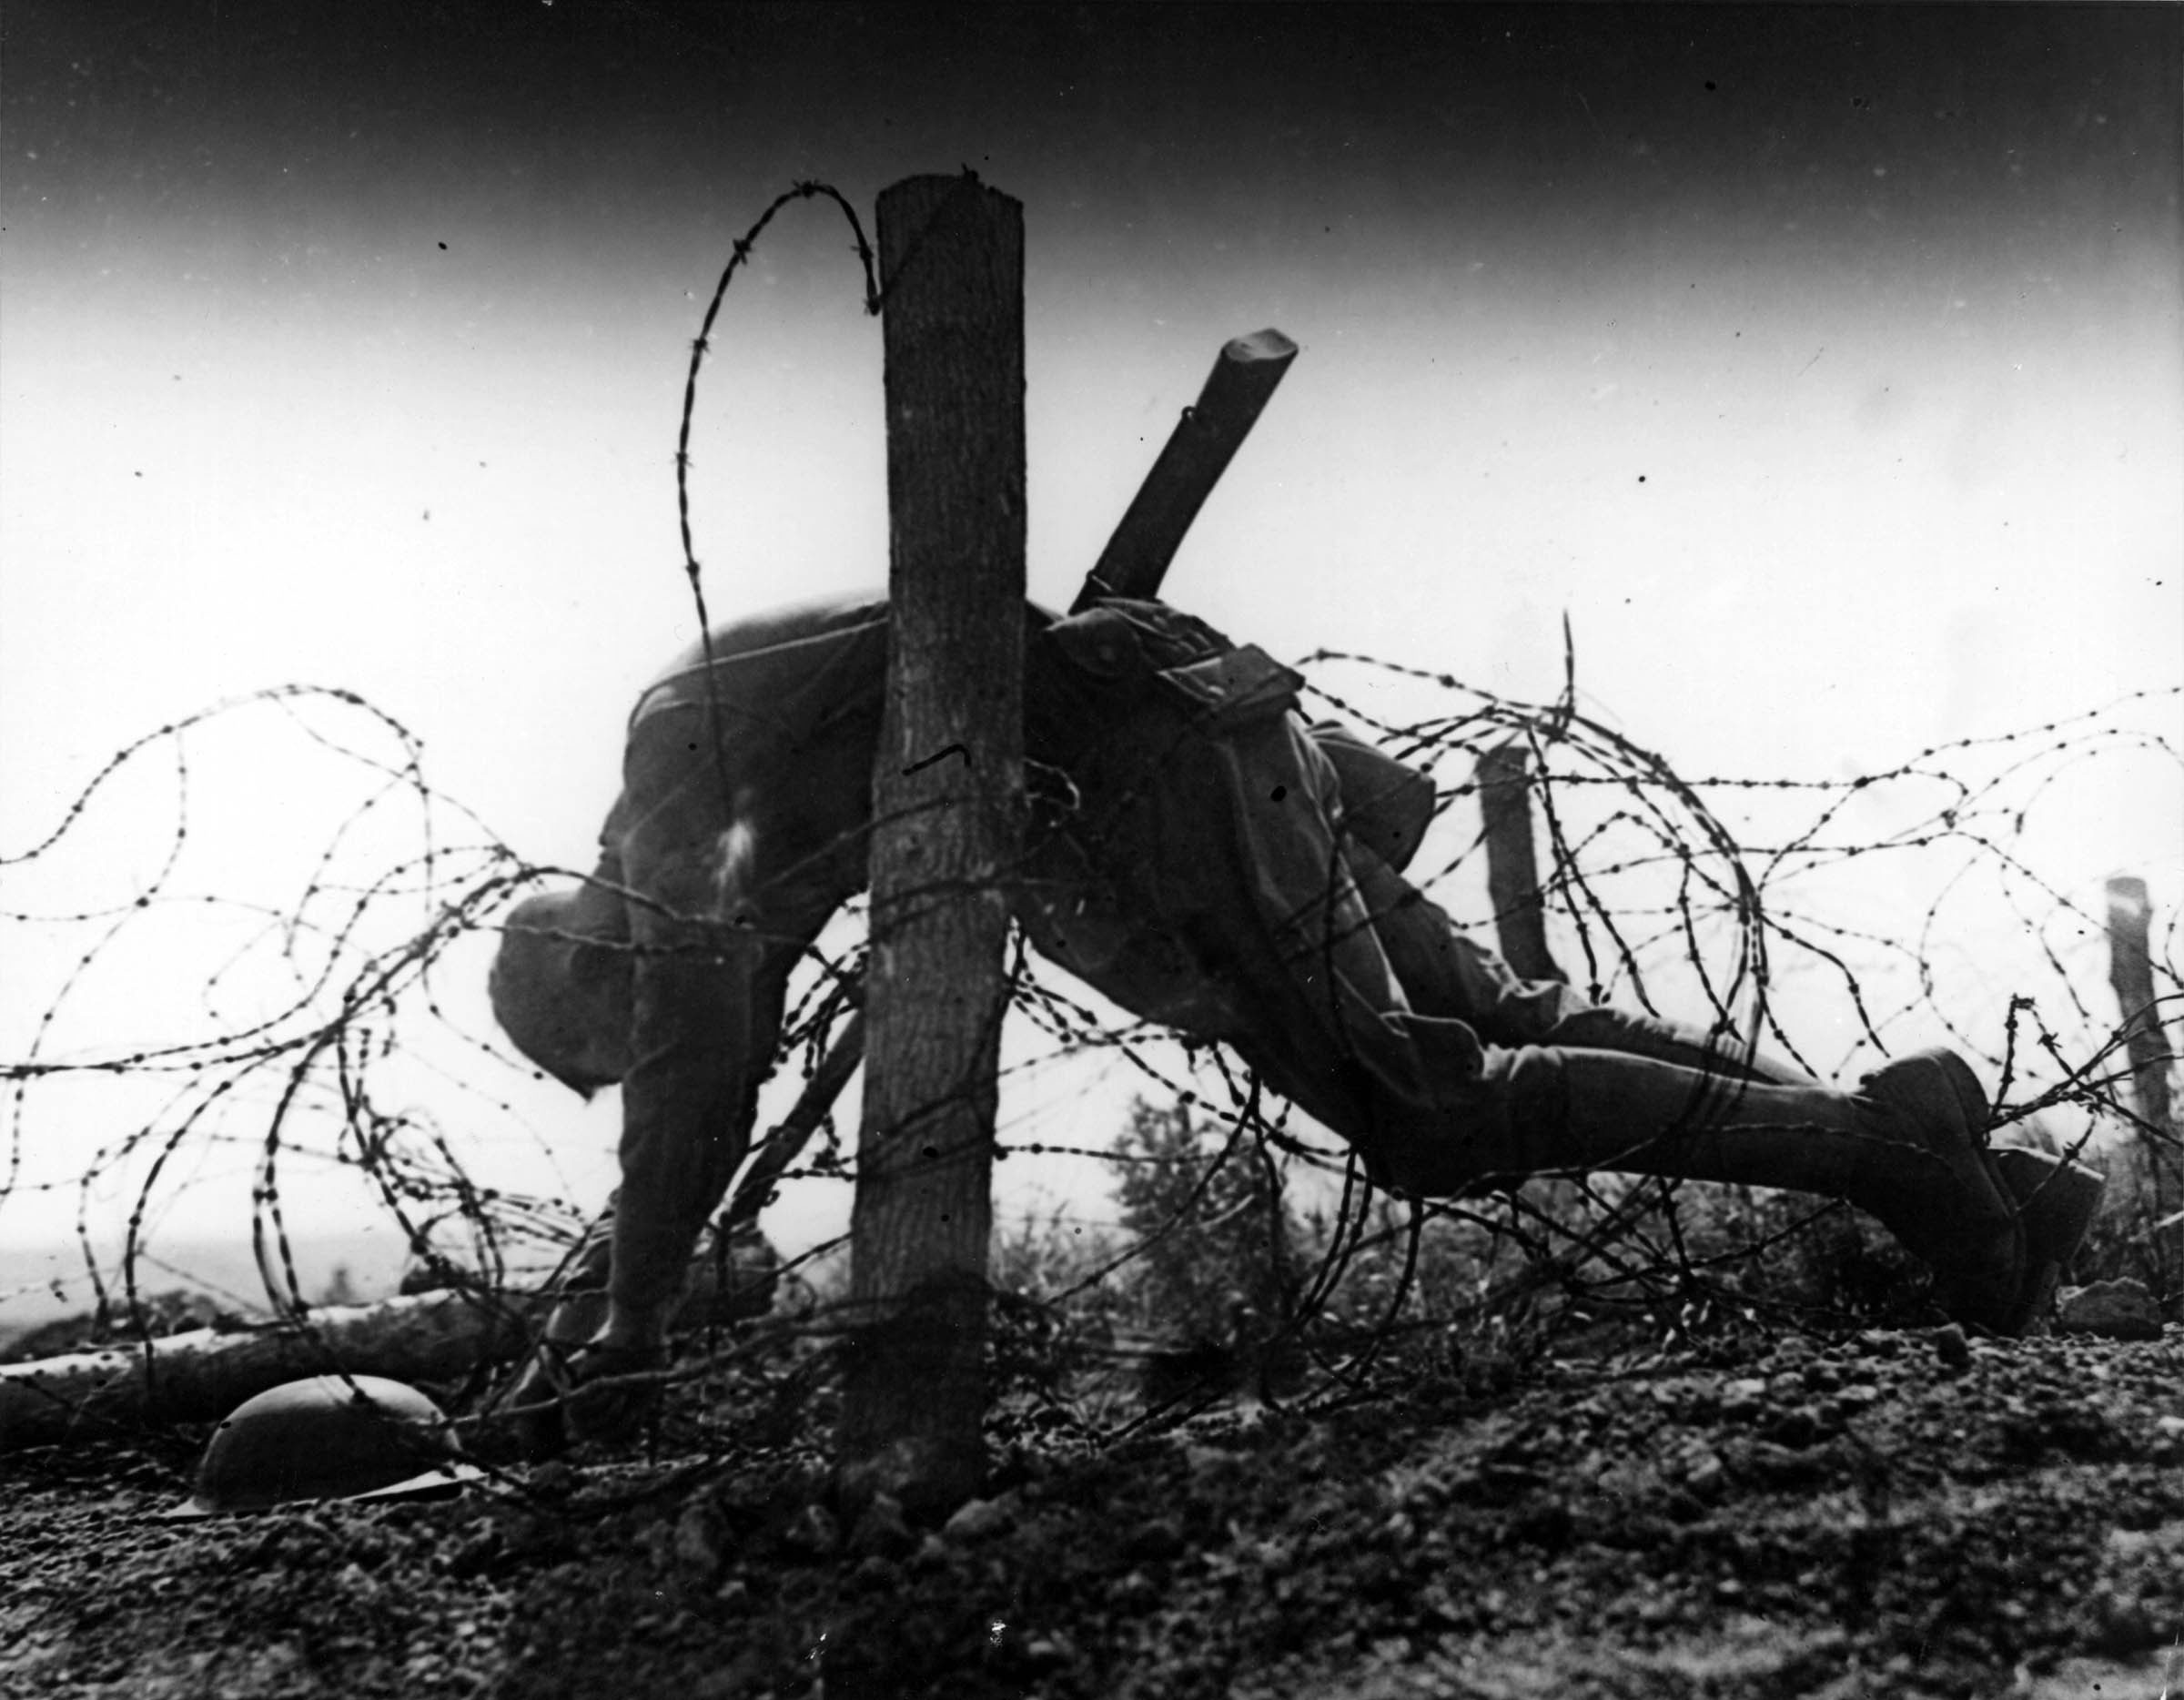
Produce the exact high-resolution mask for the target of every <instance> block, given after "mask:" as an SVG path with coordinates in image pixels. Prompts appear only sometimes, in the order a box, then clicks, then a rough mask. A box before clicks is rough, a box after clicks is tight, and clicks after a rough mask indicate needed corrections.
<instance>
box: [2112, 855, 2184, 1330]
mask: <svg viewBox="0 0 2184 1700" xmlns="http://www.w3.org/2000/svg"><path fill="white" fill-rule="evenodd" d="M2152 916H2153V904H2152V901H2151V899H2150V898H2149V896H2148V894H2147V889H2146V882H2145V881H2144V880H2142V879H2139V878H2136V877H2134V876H2132V875H2117V876H2116V877H2115V878H2113V879H2111V880H2109V881H2108V984H2109V986H2110V987H2113V988H2114V990H2115V993H2116V1007H2117V1009H2118V1012H2119V1013H2120V1014H2121V1015H2122V1017H2123V1025H2124V1043H2125V1046H2126V1047H2127V1049H2128V1054H2129V1056H2130V1059H2131V1095H2132V1098H2134V1100H2135V1101H2136V1108H2137V1109H2138V1112H2139V1119H2140V1120H2141V1121H2143V1122H2145V1123H2146V1124H2147V1126H2148V1127H2149V1128H2155V1129H2158V1130H2159V1132H2158V1133H2147V1132H2141V1133H2140V1134H2139V1138H2137V1139H2136V1140H2134V1141H2133V1142H2132V1149H2131V1154H2130V1158H2129V1165H2128V1166H2129V1169H2130V1171H2131V1179H2132V1182H2133V1187H2132V1191H2133V1194H2134V1195H2135V1196H2134V1197H2133V1198H2132V1199H2131V1200H2130V1209H2132V1212H2133V1214H2134V1215H2136V1214H2138V1213H2139V1212H2141V1211H2143V1212H2144V1213H2145V1215H2146V1219H2147V1220H2148V1221H2149V1223H2151V1224H2153V1225H2154V1226H2153V1229H2152V1233H2151V1237H2150V1240H2149V1245H2148V1248H2147V1250H2148V1254H2149V1257H2150V1258H2151V1260H2152V1261H2153V1265H2154V1268H2155V1270H2156V1271H2157V1272H2158V1273H2159V1277H2160V1279H2161V1281H2162V1283H2163V1285H2164V1286H2165V1287H2166V1288H2167V1289H2168V1293H2167V1295H2166V1296H2168V1297H2171V1298H2173V1297H2175V1296H2176V1289H2177V1287H2178V1284H2179V1282H2180V1281H2184V1219H2179V1212H2184V1155H2180V1154H2179V1151H2178V1149H2177V1148H2176V1146H2175V1144H2174V1143H2173V1141H2174V1139H2175V1138H2176V1137H2177V1134H2178V1126H2177V1121H2176V1118H2175V1117H2174V1116H2173V1115H2172V1114H2171V1108H2172V1107H2171V1105H2170V1102H2169V1063H2170V1061H2171V1060H2172V1058H2173V1057H2174V1055H2175V1053H2174V1051H2173V1049H2172V1048H2171V1046H2170V1044H2169V1034H2168V1030H2167V1028H2166V1027H2164V1025H2163V1023H2162V1020H2161V1006H2160V1004H2159V1001H2158V1000H2157V999H2156V997H2155V995H2154V970H2153V953H2152V951H2151V950H2150V949H2149V946H2148V941H2147V934H2148V930H2149V923H2150V922H2151V920H2152ZM2164 1136H2166V1137H2167V1138H2168V1139H2169V1141H2170V1143H2166V1144H2165V1143H2164V1142H2163V1137H2164Z"/></svg>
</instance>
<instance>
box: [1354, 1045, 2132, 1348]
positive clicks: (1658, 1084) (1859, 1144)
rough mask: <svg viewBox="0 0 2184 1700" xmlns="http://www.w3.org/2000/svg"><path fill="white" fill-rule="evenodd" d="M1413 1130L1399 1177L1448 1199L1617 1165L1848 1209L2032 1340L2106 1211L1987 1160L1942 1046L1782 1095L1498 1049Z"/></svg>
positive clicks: (1709, 1079) (1965, 1088)
mask: <svg viewBox="0 0 2184 1700" xmlns="http://www.w3.org/2000/svg"><path fill="white" fill-rule="evenodd" d="M1437 1108H1438V1110H1439V1116H1438V1118H1437V1119H1438V1120H1439V1121H1440V1126H1439V1128H1438V1129H1435V1128H1433V1127H1432V1126H1431V1122H1430V1121H1429V1119H1428V1118H1423V1117H1400V1112H1399V1117H1400V1118H1401V1119H1404V1120H1406V1121H1407V1123H1408V1125H1407V1128H1405V1130H1404V1135H1403V1137H1401V1138H1398V1139H1397V1140H1395V1141H1394V1143H1393V1145H1392V1147H1391V1148H1390V1149H1391V1157H1390V1164H1389V1166H1390V1169H1391V1170H1392V1171H1393V1172H1394V1175H1395V1178H1396V1179H1397V1181H1398V1184H1400V1185H1403V1186H1405V1187H1407V1188H1409V1189H1413V1190H1418V1191H1421V1192H1428V1193H1455V1192H1465V1191H1473V1190H1478V1189H1482V1188H1489V1187H1492V1186H1495V1185H1500V1184H1510V1183H1513V1182H1515V1181H1518V1180H1521V1179H1526V1178H1528V1177H1531V1176H1533V1175H1542V1174H1569V1173H1583V1172H1589V1171H1593V1170H1602V1169H1605V1170H1613V1171H1620V1172H1623V1173H1629V1174H1641V1175H1658V1176H1667V1177H1673V1178H1678V1179H1693V1180H1711V1181H1723V1182H1728V1183H1731V1184H1736V1185H1744V1186H1759V1187H1769V1188H1779V1189H1787V1190H1794V1191H1801V1192H1811V1193H1816V1194H1820V1195H1822V1196H1825V1197H1828V1198H1834V1199H1843V1200H1844V1201H1845V1202H1847V1203H1849V1204H1852V1205H1854V1206H1855V1207H1856V1208H1858V1209H1862V1210H1865V1211H1866V1212H1867V1213H1868V1214H1870V1215H1872V1216H1874V1217H1876V1218H1877V1219H1879V1220H1880V1221H1881V1223H1882V1224H1883V1225H1884V1226H1885V1227H1886V1228H1887V1229H1889V1230H1890V1231H1891V1232H1892V1233H1894V1234H1895V1235H1896V1238H1897V1239H1898V1240H1901V1241H1902V1242H1903V1243H1904V1245H1905V1247H1906V1250H1910V1251H1911V1252H1912V1253H1913V1254H1914V1255H1916V1256H1917V1257H1919V1258H1920V1259H1922V1260H1924V1261H1926V1263H1927V1264H1928V1265H1929V1266H1930V1267H1931V1268H1932V1269H1933V1270H1934V1274H1935V1287H1936V1297H1937V1298H1938V1299H1939V1300H1940V1302H1941V1304H1942V1305H1943V1307H1944V1308H1945V1309H1946V1310H1947V1311H1948V1312H1949V1314H1951V1315H1952V1316H1955V1317H1957V1318H1958V1319H1959V1320H1961V1321H1967V1322H1971V1323H1976V1324H1978V1325H1979V1326H1982V1327H1986V1328H1989V1329H1993V1330H1995V1331H1998V1332H2006V1333H2007V1332H2016V1331H2020V1330H2022V1329H2023V1328H2024V1327H2025V1326H2026V1325H2027V1323H2028V1322H2029V1321H2031V1320H2032V1318H2033V1316H2034V1314H2035V1313H2036V1312H2037V1310H2038V1309H2039V1308H2040V1307H2041V1306H2042V1305H2043V1304H2044V1303H2045V1301H2046V1298H2047V1296H2048V1293H2049V1292H2050V1291H2052V1289H2053V1283H2054V1280H2055V1275H2056V1272H2057V1266H2058V1265H2059V1263H2060V1262H2061V1261H2062V1260H2063V1259H2065V1258H2067V1257H2068V1255H2069V1254H2070V1252H2071V1251H2072V1250H2074V1249H2075V1248H2076V1246H2077V1244H2078V1240H2079V1239H2081V1238H2082V1237H2083V1234H2084V1232H2085V1229H2086V1227H2087V1225H2088V1222H2089V1221H2090V1219H2091V1214H2092V1210H2093V1207H2094V1205H2095V1204H2096V1203H2097V1202H2098V1199H2099V1195H2100V1189H2101V1181H2100V1178H2099V1177H2098V1175H2097V1174H2095V1173H2094V1172H2093V1171H2091V1170H2089V1169H2085V1168H2083V1167H2081V1166H2078V1165H2076V1164H2068V1163H2065V1162H2063V1161H2061V1160H2060V1159H2053V1158H2048V1157H2046V1156H2044V1155H2042V1154H2040V1153H2036V1152H2031V1151H1997V1150H1990V1149H1988V1148H1987V1143H1986V1131H1987V1114H1988V1110H1987V1098H1986V1096H1985V1094H1984V1092H1983V1091H1982V1090H1981V1088H1980V1086H1979V1083H1978V1081H1977V1078H1976V1077H1975V1076H1974V1075H1973V1073H1972V1071H1971V1069H1970V1068H1968V1067H1967V1065H1966V1064H1965V1063H1964V1061H1963V1060H1962V1059H1961V1058H1960V1057H1957V1056H1955V1055H1954V1054H1953V1053H1950V1052H1947V1051H1929V1052H1922V1053H1919V1054H1917V1055H1915V1056H1911V1057H1902V1058H1899V1059H1897V1060H1896V1061H1895V1062H1892V1063H1890V1064H1888V1065H1886V1067H1884V1068H1880V1069H1877V1070H1876V1071H1875V1072H1874V1073H1873V1074H1870V1075H1868V1076H1867V1077H1866V1078H1865V1079H1864V1080H1863V1081H1862V1082H1861V1083H1860V1086H1859V1088H1858V1090H1856V1091H1855V1092H1838V1091H1834V1090H1831V1089H1830V1088H1825V1087H1823V1086H1820V1085H1819V1084H1817V1083H1816V1082H1807V1083H1805V1084H1801V1085H1786V1086H1785V1085H1775V1084H1772V1083H1769V1082H1766V1081H1762V1080H1749V1079H1741V1080H1740V1079H1734V1078H1725V1077H1724V1075H1723V1074H1721V1073H1720V1072H1719V1071H1715V1070H1709V1069H1705V1068H1687V1067H1683V1066H1680V1065H1678V1064H1676V1063H1673V1062H1664V1061H1661V1060H1657V1059H1655V1058H1653V1057H1642V1056H1633V1055H1627V1054H1623V1053H1620V1052H1615V1051H1603V1050H1576V1049H1562V1048H1555V1047H1525V1048H1523V1049H1520V1050H1515V1051H1501V1050H1496V1051H1490V1052H1488V1053H1486V1054H1485V1058H1484V1063H1483V1067H1482V1068H1481V1072H1480V1074H1479V1076H1478V1078H1476V1080H1474V1081H1472V1082H1470V1083H1468V1084H1466V1085H1463V1086H1460V1087H1456V1088H1452V1089H1451V1090H1449V1091H1448V1092H1447V1093H1446V1094H1445V1096H1444V1098H1443V1101H1442V1103H1441V1105H1440V1106H1438V1107H1437Z"/></svg>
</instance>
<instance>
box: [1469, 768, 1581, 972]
mask: <svg viewBox="0 0 2184 1700" xmlns="http://www.w3.org/2000/svg"><path fill="white" fill-rule="evenodd" d="M1478 771H1479V810H1480V813H1481V815H1483V816H1484V817H1485V832H1486V892H1487V897H1488V899H1489V900H1490V901H1491V903H1492V904H1493V906H1494V930H1495V933H1496V935H1497V936H1499V938H1500V940H1501V945H1502V957H1503V959H1504V960H1506V961H1507V962H1508V964H1509V966H1511V967H1512V968H1513V969H1515V970H1516V973H1517V977H1518V978H1520V979H1525V980H1562V981H1564V982H1567V981H1568V979H1569V978H1570V976H1568V975H1566V974H1564V973H1563V972H1562V969H1561V968H1560V967H1559V966H1556V964H1555V960H1554V957H1553V956H1552V955H1551V954H1550V953H1549V951H1548V949H1547V911H1546V905H1545V904H1544V903H1542V901H1541V898H1540V872H1539V859H1538V852H1537V851H1536V850H1535V849H1534V847H1533V845H1532V772H1531V764H1530V760H1529V756H1528V754H1527V752H1526V750H1525V748H1524V746H1523V745H1522V744H1518V743H1513V742H1512V743H1509V744H1497V745H1496V746H1495V747H1494V748H1492V749H1491V750H1489V751H1487V752H1486V754H1483V755H1481V757H1480V758H1479V770H1478Z"/></svg>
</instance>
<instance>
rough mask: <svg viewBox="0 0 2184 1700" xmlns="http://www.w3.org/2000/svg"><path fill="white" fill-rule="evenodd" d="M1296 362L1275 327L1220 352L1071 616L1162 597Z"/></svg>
mask: <svg viewBox="0 0 2184 1700" xmlns="http://www.w3.org/2000/svg"><path fill="white" fill-rule="evenodd" d="M1296 358H1297V345H1296V344H1295V343H1294V342H1291V341H1290V340H1289V339H1288V338H1287V337H1285V336H1283V335H1282V334H1281V332H1280V331H1279V330H1273V329H1267V330H1255V331H1253V332H1252V333H1251V334H1250V335H1249V336H1248V337H1238V338H1237V339H1235V340H1233V341H1232V342H1230V343H1229V344H1228V345H1227V346H1226V347H1225V348H1223V349H1221V352H1220V358H1219V359H1216V360H1215V361H1214V363H1213V372H1212V375H1211V376H1209V377H1208V379H1206V387H1205V389H1204V390H1200V391H1199V392H1198V402H1197V405H1195V406H1193V407H1188V408H1185V409H1184V410H1183V417H1182V418H1181V419H1180V420H1177V421H1176V429H1175V430H1173V431H1171V432H1170V433H1169V434H1168V441H1167V442H1166V444H1164V445H1163V446H1162V448H1161V450H1160V458H1159V459H1158V460H1155V461H1154V462H1153V470H1152V471H1150V472H1148V473H1147V474H1146V479H1145V482H1144V483H1143V484H1141V485H1139V486H1138V494H1137V496H1136V497H1135V498H1134V499H1133V500H1132V501H1131V502H1130V505H1129V507H1128V508H1127V509H1126V510H1125V511H1124V512H1123V516H1122V520H1121V522H1120V523H1119V524H1117V526H1116V528H1115V534H1114V536H1112V537H1110V538H1109V539H1107V547H1106V548H1105V549H1103V550H1101V551H1099V560H1098V561H1097V562H1096V563H1094V565H1093V568H1092V571H1091V572H1090V573H1089V574H1088V575H1087V577H1086V579H1085V583H1084V588H1083V589H1082V590H1080V591H1078V592H1077V601H1076V602H1074V603H1072V604H1071V605H1070V612H1072V613H1082V612H1084V611H1085V610H1086V609H1087V608H1089V607H1090V606H1091V605H1092V604H1093V603H1094V602H1097V601H1099V600H1100V599H1101V598H1102V597H1107V596H1128V597H1135V598H1138V599H1139V600H1144V599H1146V598H1148V597H1152V596H1157V595H1158V594H1159V592H1160V581H1161V579H1162V578H1163V577H1164V576H1166V574H1167V572H1168V563H1169V562H1172V561H1173V560H1174V559H1175V558H1176V551H1177V550H1178V548H1180V547H1181V546H1182V542H1183V534H1184V533H1185V532H1186V531H1189V530H1190V522H1191V521H1193V520H1195V519H1197V518H1198V510H1199V509H1200V508H1202V507H1204V506H1205V505H1206V498H1207V497H1208V496H1209V495H1211V494H1212V493H1213V487H1214V485H1215V484H1217V483H1218V482H1219V481H1220V476H1221V474H1222V472H1224V471H1227V470H1228V466H1229V461H1230V460H1234V459H1235V458H1236V451H1237V450H1239V449H1240V448H1241V447H1242V446H1243V442H1244V439H1245V438H1246V437H1248V436H1249V435H1250V432H1251V427H1252V426H1253V425H1254V424H1256V423H1257V422H1258V420H1259V414H1260V412H1261V411H1263V410H1265V408H1266V405H1267V402H1268V400H1269V399H1270V398H1271V397H1272V396H1273V394H1274V387H1275V386H1276V385H1277V384H1279V383H1280V382H1281V379H1282V375H1283V374H1284V373H1285V372H1287V371H1288V370H1289V362H1290V361H1291V360H1293V359H1296Z"/></svg>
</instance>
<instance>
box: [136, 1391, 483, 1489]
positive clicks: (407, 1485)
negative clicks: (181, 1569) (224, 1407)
mask: <svg viewBox="0 0 2184 1700" xmlns="http://www.w3.org/2000/svg"><path fill="white" fill-rule="evenodd" d="M478 1474H479V1471H478V1468H477V1466H476V1465H474V1464H469V1463H465V1462H462V1442H460V1440H458V1439H457V1438H456V1435H455V1431H454V1428H453V1427H452V1425H450V1422H448V1419H447V1416H446V1413H445V1412H442V1411H441V1410H440V1407H439V1406H438V1405H436V1404H434V1403H433V1402H432V1401H430V1399H428V1398H426V1397H425V1396H424V1394H422V1393H420V1392H419V1391H417V1389H415V1388H414V1387H410V1386H407V1385H405V1384H404V1383H402V1382H400V1381H389V1380H387V1379H386V1378H385V1377H383V1376H378V1375H314V1376H310V1377H308V1378H307V1379H306V1380H303V1381H288V1382H284V1383H283V1384H282V1385H280V1386H278V1387H272V1388H268V1389H267V1390H266V1391H264V1392H262V1393H259V1394H258V1396H257V1397H256V1398H253V1399H247V1400H245V1401H243V1402H242V1403H241V1404H239V1405H238V1406H237V1407H236V1408H235V1410H234V1411H233V1412H230V1413H229V1414H228V1416H227V1420H226V1421H225V1422H222V1423H221V1424H220V1426H219V1427H218V1428H217V1430H216V1431H214V1432H213V1436H212V1439H211V1441H210V1442H208V1443H207V1446H206V1448H205V1456H204V1459H203V1461H202V1462H200V1463H199V1464H198V1466H197V1491H196V1493H193V1494H192V1495H191V1496H190V1498H189V1500H188V1501H187V1503H185V1504H182V1505H179V1506H177V1507H176V1509H175V1511H174V1512H173V1513H171V1514H172V1515H175V1516H217V1515H218V1514H219V1513H223V1512H235V1511H262V1510H264V1509H266V1508H267V1507H268V1506H273V1505H287V1504H293V1503H298V1502H299V1501H308V1500H329V1499H374V1498H377V1499H388V1498H393V1497H396V1496H398V1495H400V1496H410V1497H420V1496H423V1495H426V1494H431V1493H457V1492H460V1488H461V1485H462V1483H463V1482H467V1481H470V1480H471V1479H472V1478H474V1477H475V1476H477V1475H478Z"/></svg>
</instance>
